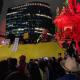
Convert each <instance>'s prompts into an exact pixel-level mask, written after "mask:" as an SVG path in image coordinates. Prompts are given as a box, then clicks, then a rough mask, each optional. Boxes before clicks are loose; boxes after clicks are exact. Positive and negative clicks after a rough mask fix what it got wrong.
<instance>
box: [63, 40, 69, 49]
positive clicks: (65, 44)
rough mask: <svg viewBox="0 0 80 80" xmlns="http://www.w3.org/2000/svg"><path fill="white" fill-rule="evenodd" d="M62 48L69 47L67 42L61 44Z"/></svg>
mask: <svg viewBox="0 0 80 80" xmlns="http://www.w3.org/2000/svg"><path fill="white" fill-rule="evenodd" d="M62 46H63V48H65V49H67V48H68V47H69V44H68V42H67V40H65V41H64V42H63V43H62Z"/></svg>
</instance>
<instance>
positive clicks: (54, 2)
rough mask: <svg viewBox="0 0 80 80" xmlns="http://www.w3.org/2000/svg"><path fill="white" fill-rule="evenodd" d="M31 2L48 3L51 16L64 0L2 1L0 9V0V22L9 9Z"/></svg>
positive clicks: (0, 0)
mask: <svg viewBox="0 0 80 80" xmlns="http://www.w3.org/2000/svg"><path fill="white" fill-rule="evenodd" d="M31 1H40V2H46V3H48V4H49V5H50V7H51V11H52V14H53V15H54V14H55V11H56V8H57V6H59V7H60V8H61V7H62V6H63V2H64V0H3V6H2V7H1V4H2V0H0V8H2V10H1V9H0V10H1V11H0V12H1V14H0V21H1V20H2V19H3V17H4V16H5V15H6V13H7V9H8V8H9V7H14V6H17V5H21V4H25V3H26V2H31Z"/></svg>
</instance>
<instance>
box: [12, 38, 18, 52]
mask: <svg viewBox="0 0 80 80" xmlns="http://www.w3.org/2000/svg"><path fill="white" fill-rule="evenodd" d="M18 43H19V38H15V41H14V44H13V47H12V51H14V52H16V51H17V49H18Z"/></svg>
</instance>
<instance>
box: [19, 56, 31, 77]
mask: <svg viewBox="0 0 80 80" xmlns="http://www.w3.org/2000/svg"><path fill="white" fill-rule="evenodd" d="M17 70H18V72H19V73H21V74H25V75H27V78H28V79H29V78H30V73H29V70H28V68H27V63H26V56H25V55H21V56H20V58H19V65H18V66H17Z"/></svg>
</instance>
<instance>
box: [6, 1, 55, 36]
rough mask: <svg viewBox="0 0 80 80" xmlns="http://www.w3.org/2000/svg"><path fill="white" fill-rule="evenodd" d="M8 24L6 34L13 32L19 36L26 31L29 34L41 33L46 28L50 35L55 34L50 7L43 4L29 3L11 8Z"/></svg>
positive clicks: (8, 13) (7, 16)
mask: <svg viewBox="0 0 80 80" xmlns="http://www.w3.org/2000/svg"><path fill="white" fill-rule="evenodd" d="M6 23H7V27H6V30H7V31H6V34H9V33H11V32H13V33H14V34H15V35H18V36H19V35H21V34H23V33H24V32H26V31H27V32H29V33H41V32H42V30H43V29H45V28H46V29H48V30H49V32H50V33H54V28H53V26H52V14H51V10H50V7H49V5H48V4H46V3H43V2H29V3H26V4H24V5H20V6H17V7H13V8H9V9H8V12H7V15H6Z"/></svg>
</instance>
